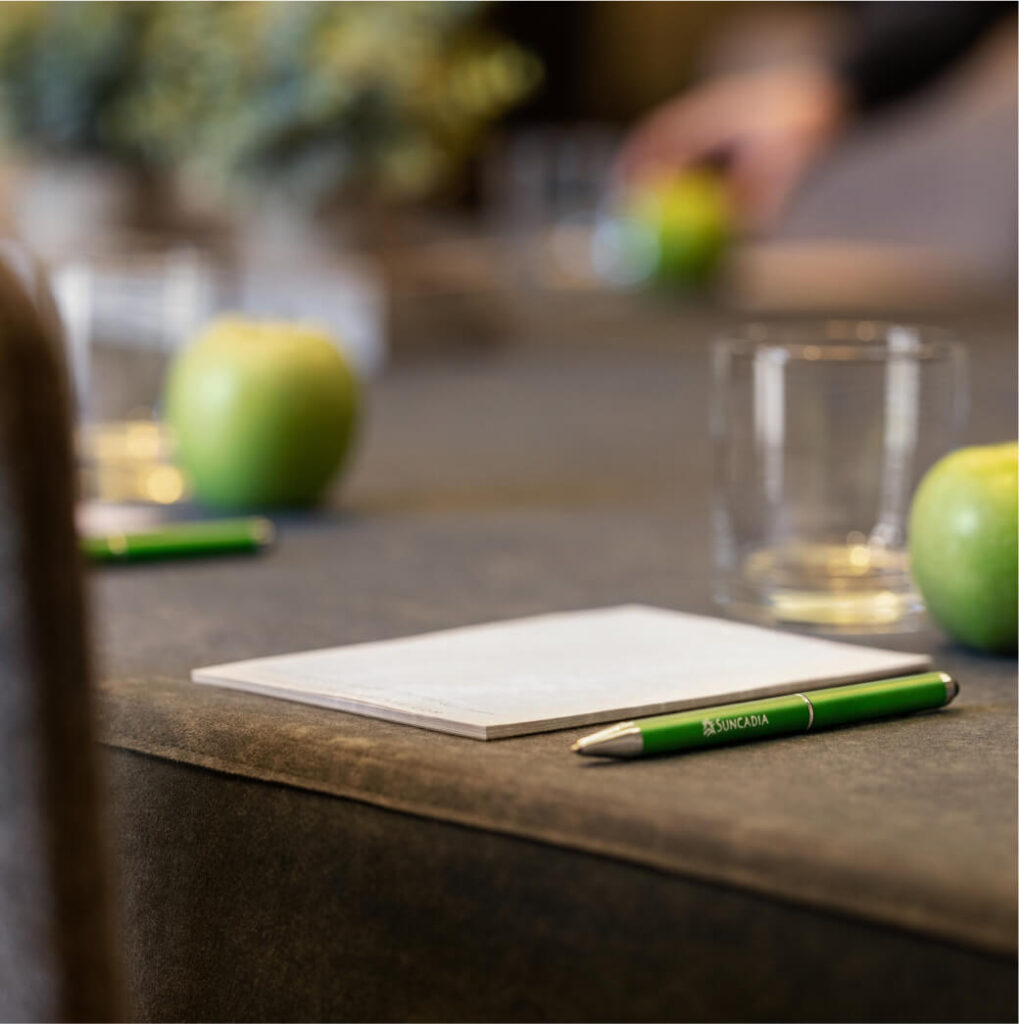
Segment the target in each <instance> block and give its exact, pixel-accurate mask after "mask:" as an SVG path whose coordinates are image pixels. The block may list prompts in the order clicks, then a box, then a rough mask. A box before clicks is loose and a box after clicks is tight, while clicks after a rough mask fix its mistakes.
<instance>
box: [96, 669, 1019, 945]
mask: <svg viewBox="0 0 1019 1024" xmlns="http://www.w3.org/2000/svg"><path fill="white" fill-rule="evenodd" d="M161 681H163V682H171V683H175V682H179V680H170V679H164V680H161ZM98 697H99V701H98V703H99V706H100V710H101V712H102V711H103V707H104V703H105V702H106V701H113V700H115V699H116V698H115V697H113V696H111V695H108V694H107V695H104V693H103V691H102V689H100V691H99V694H98ZM259 699H262V698H259ZM109 718H110V716H108V715H106V714H102V713H101V715H100V719H101V721H102V722H103V727H102V728H101V729H100V742H101V744H102V745H103V746H105V747H109V748H112V749H119V750H127V751H131V752H133V753H136V754H141V755H145V756H150V757H154V758H158V759H161V760H165V761H170V762H175V763H180V764H185V765H190V766H194V767H197V768H202V769H207V770H210V771H215V772H219V773H222V774H225V775H229V776H233V777H237V778H242V779H247V780H250V781H257V782H263V783H267V784H278V785H284V786H289V787H292V788H296V789H301V790H305V791H309V792H314V793H319V794H323V795H327V796H333V797H336V798H339V799H344V800H352V801H356V802H359V803H363V804H367V805H370V806H374V807H378V808H381V809H383V810H387V811H392V812H395V813H400V814H406V815H410V816H412V817H417V818H422V819H426V820H435V821H441V822H445V823H449V824H453V825H458V826H462V827H465V828H471V829H478V830H482V831H486V832H491V833H496V834H501V835H506V836H511V837H515V838H519V839H523V840H527V841H533V842H538V843H544V844H546V845H551V846H556V847H559V848H563V849H572V850H575V851H577V852H580V853H586V854H590V855H594V856H600V857H607V858H611V859H614V860H619V861H622V862H626V863H631V864H635V865H639V866H643V867H646V868H650V869H652V870H655V871H659V872H662V873H663V874H667V875H673V876H677V877H682V878H686V879H692V880H697V881H701V882H705V883H709V884H713V885H719V886H722V887H726V888H730V889H735V890H739V891H745V892H750V893H754V894H757V895H759V896H762V897H765V898H768V899H773V900H777V901H779V902H783V903H787V904H791V905H794V906H799V907H802V908H806V909H808V910H814V911H820V912H825V913H831V914H835V915H838V916H842V917H845V918H848V919H851V920H857V921H861V920H862V921H867V922H870V923H873V924H876V925H881V926H884V927H890V928H892V929H894V930H896V931H900V932H905V933H909V934H914V935H918V936H921V937H923V938H925V939H927V940H933V941H940V942H946V943H949V944H951V945H955V946H958V947H960V948H966V949H971V950H974V951H978V952H982V953H986V954H991V955H994V956H997V957H1006V958H1014V957H1015V956H1016V952H1017V933H1016V922H1015V914H1014V913H1013V914H1002V913H1000V908H991V907H987V908H985V909H984V910H977V911H975V912H973V913H970V914H969V915H967V916H966V918H965V919H964V920H961V919H960V918H959V916H957V915H956V916H953V914H952V912H951V908H949V909H947V910H945V908H944V907H943V906H942V905H941V904H940V903H938V904H937V905H936V911H935V912H934V913H932V906H933V905H932V904H930V903H927V904H926V906H925V905H924V901H923V900H922V899H919V898H918V899H916V900H914V901H913V902H909V901H908V900H907V901H905V902H903V900H902V899H901V898H900V899H899V900H898V901H897V902H895V903H890V902H889V901H888V900H886V899H885V898H884V896H885V895H887V894H882V893H877V894H874V895H872V896H870V897H868V896H867V895H866V892H865V889H863V888H860V887H858V888H855V889H853V892H854V899H855V902H850V901H848V900H845V899H840V898H838V895H837V893H838V892H840V891H844V888H840V887H838V886H835V887H833V888H829V887H828V885H826V882H825V879H824V878H823V877H822V878H817V877H809V876H807V875H804V874H796V873H795V872H792V874H796V877H797V882H796V884H795V885H791V884H789V883H788V882H786V883H785V884H781V883H780V882H778V881H776V877H775V873H774V872H772V873H771V874H769V872H768V865H766V864H763V863H761V862H759V861H758V860H757V859H756V858H752V859H751V860H748V861H747V862H746V863H744V864H742V865H740V864H734V863H732V861H731V860H730V861H729V862H724V863H723V861H722V860H721V858H716V857H712V856H710V855H709V854H708V855H706V854H705V852H704V851H701V852H700V854H699V855H698V853H697V852H696V851H694V852H692V853H691V852H690V851H686V852H685V855H677V854H676V853H675V852H674V851H673V852H664V851H659V850H656V849H654V848H653V847H651V846H647V845H644V846H642V845H641V843H640V839H639V837H634V839H633V840H632V841H630V842H619V841H615V840H612V839H599V838H595V837H592V836H591V835H589V834H582V833H578V832H574V831H569V830H565V829H557V828H555V827H551V826H549V825H547V824H544V823H541V824H539V823H536V822H533V821H527V820H523V819H521V818H519V817H518V818H514V819H510V818H506V817H503V818H502V819H500V820H494V819H493V816H492V815H490V814H488V815H486V814H485V813H482V812H481V811H479V810H478V809H476V808H467V809H463V808H457V807H453V806H450V804H449V803H448V802H439V801H431V802H427V803H426V802H425V801H424V800H422V798H421V796H420V794H418V795H416V796H415V798H414V799H405V798H401V797H400V796H399V795H396V794H395V793H394V792H393V791H392V790H393V789H397V788H398V787H390V789H389V791H383V790H382V789H381V788H379V787H375V788H372V787H370V786H367V785H365V784H364V782H363V781H361V782H344V781H341V780H337V779H326V778H319V777H309V776H307V775H305V774H299V773H294V772H292V771H287V770H281V769H280V768H279V767H278V766H272V765H267V764H261V765H258V766H257V767H254V766H252V765H251V764H248V763H242V762H238V761H237V760H236V759H232V758H224V757H220V756H217V755H216V754H214V753H209V752H207V751H200V750H196V749H195V748H194V747H192V746H188V745H186V744H179V743H175V742H155V741H153V740H152V739H149V738H145V739H139V738H138V737H137V736H133V735H130V734H129V733H128V732H127V731H125V730H123V729H121V728H119V727H118V726H117V725H116V724H114V725H112V727H111V724H110V721H109ZM843 881H844V879H843ZM833 889H834V891H835V893H836V895H835V896H833V894H832V893H833ZM992 909H998V910H999V913H998V914H997V915H994V914H993V913H992V912H991V911H992ZM938 912H940V914H939V913H938Z"/></svg>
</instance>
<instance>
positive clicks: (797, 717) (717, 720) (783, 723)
mask: <svg viewBox="0 0 1019 1024" xmlns="http://www.w3.org/2000/svg"><path fill="white" fill-rule="evenodd" d="M958 692H959V684H958V683H957V682H956V681H955V680H954V679H953V678H952V677H951V676H950V675H947V674H946V673H944V672H923V673H921V674H920V675H915V676H900V677H898V678H896V679H881V680H877V681H876V682H871V683H854V684H850V685H846V686H832V687H829V688H828V689H824V690H805V691H804V692H803V693H794V694H790V695H788V696H785V697H767V698H764V699H762V700H752V701H747V702H745V703H743V704H722V705H720V706H717V707H711V708H698V709H697V710H695V711H680V712H678V713H677V714H674V715H656V716H655V717H654V718H641V719H638V720H637V721H634V722H621V723H620V724H619V725H613V726H611V727H610V728H608V729H602V730H601V732H596V733H593V734H592V735H590V736H585V737H584V738H583V739H581V740H578V741H577V742H576V743H574V744H573V750H574V751H575V752H576V753H578V754H587V755H593V756H596V757H642V756H645V755H653V754H667V753H675V752H679V751H683V750H697V749H701V748H704V747H715V746H721V745H722V744H725V743H742V742H745V741H747V740H763V739H770V738H771V737H772V736H787V735H789V734H791V733H799V732H811V731H813V730H814V729H826V728H829V727H831V726H836V725H849V724H851V723H853V722H867V721H870V720H871V719H874V718H886V717H888V716H890V715H904V714H907V713H909V712H911V711H927V710H929V709H931V708H940V707H944V706H945V705H946V704H950V703H951V702H952V700H954V698H955V695H956V694H957V693H958Z"/></svg>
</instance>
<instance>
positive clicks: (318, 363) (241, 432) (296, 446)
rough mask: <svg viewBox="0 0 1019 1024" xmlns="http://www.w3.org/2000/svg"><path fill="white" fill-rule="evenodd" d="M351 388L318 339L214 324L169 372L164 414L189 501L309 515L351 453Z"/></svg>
mask: <svg viewBox="0 0 1019 1024" xmlns="http://www.w3.org/2000/svg"><path fill="white" fill-rule="evenodd" d="M359 408H360V397H359V387H358V382H357V378H356V376H355V374H354V372H353V371H352V369H351V367H350V365H349V363H348V362H347V360H346V359H345V358H344V356H343V355H342V354H341V353H340V351H339V349H338V348H337V346H336V345H335V344H334V343H333V341H332V340H331V339H330V337H329V336H328V335H327V334H325V333H324V332H322V331H320V330H317V329H315V328H312V327H308V326H305V325H298V324H290V323H276V322H257V321H251V320H245V319H241V318H239V317H229V318H224V319H221V320H217V321H214V322H213V323H212V324H211V325H210V326H209V327H207V328H206V330H205V331H204V332H203V333H202V334H200V335H199V336H198V337H197V338H196V339H195V340H194V341H193V342H192V343H191V344H190V345H188V346H187V347H186V348H184V349H183V350H182V351H181V352H180V353H179V354H178V355H177V357H176V359H175V360H174V362H173V365H172V366H171V368H170V373H169V378H168V383H167V390H166V402H165V412H166V419H167V422H168V424H169V426H170V428H171V430H172V432H173V435H174V438H175V440H176V445H177V458H178V461H179V462H180V464H181V465H182V467H183V468H184V469H185V470H186V472H187V473H188V474H189V475H190V477H191V480H192V483H193V484H194V489H195V497H196V498H197V499H198V500H199V501H200V502H202V503H203V504H206V505H210V506H214V507H218V508H233V509H239V508H266V507H272V506H301V505H310V504H312V503H313V502H315V501H316V500H317V499H318V498H320V497H321V495H322V494H323V492H324V491H325V489H326V487H327V485H328V484H329V481H330V480H331V479H332V477H333V476H334V474H336V473H337V472H338V471H339V469H340V468H341V467H342V465H343V463H344V462H345V460H346V458H347V456H348V455H349V453H350V449H351V446H352V442H353V438H354V433H355V428H356V425H357V420H358V411H359Z"/></svg>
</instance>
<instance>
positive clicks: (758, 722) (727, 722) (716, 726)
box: [701, 712, 768, 736]
mask: <svg viewBox="0 0 1019 1024" xmlns="http://www.w3.org/2000/svg"><path fill="white" fill-rule="evenodd" d="M762 725H768V716H767V715H766V714H764V712H761V714H759V715H736V717H735V718H704V719H702V720H701V728H702V729H703V730H704V735H705V736H714V735H715V734H716V733H720V732H730V731H731V730H733V729H759V728H760V727H761V726H762Z"/></svg>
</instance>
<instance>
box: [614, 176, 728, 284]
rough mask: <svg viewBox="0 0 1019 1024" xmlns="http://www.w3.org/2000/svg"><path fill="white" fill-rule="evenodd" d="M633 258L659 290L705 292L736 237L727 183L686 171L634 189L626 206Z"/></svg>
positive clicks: (719, 177)
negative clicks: (728, 246)
mask: <svg viewBox="0 0 1019 1024" xmlns="http://www.w3.org/2000/svg"><path fill="white" fill-rule="evenodd" d="M624 218H625V221H626V223H627V225H628V234H629V245H628V248H629V250H630V253H631V254H632V257H633V258H634V259H635V260H637V261H642V263H643V267H642V271H643V276H644V277H645V278H647V279H649V280H652V281H656V282H657V283H659V284H664V285H670V286H673V287H675V286H678V287H682V288H702V287H704V286H705V285H707V284H708V283H710V281H711V280H712V279H713V278H714V276H715V273H716V271H717V270H718V266H719V263H720V261H721V259H722V256H723V254H724V253H725V250H726V247H727V245H728V242H729V239H730V237H731V235H732V222H733V217H732V208H731V204H730V202H729V196H728V192H727V189H726V185H725V182H724V180H723V179H722V178H721V176H720V175H718V174H716V173H713V172H711V171H687V172H685V173H683V174H680V175H676V176H673V177H669V178H664V179H660V180H657V181H654V182H653V183H649V184H645V185H639V186H635V187H634V189H633V191H632V193H631V194H630V195H629V196H628V197H627V199H626V202H625V204H624Z"/></svg>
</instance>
